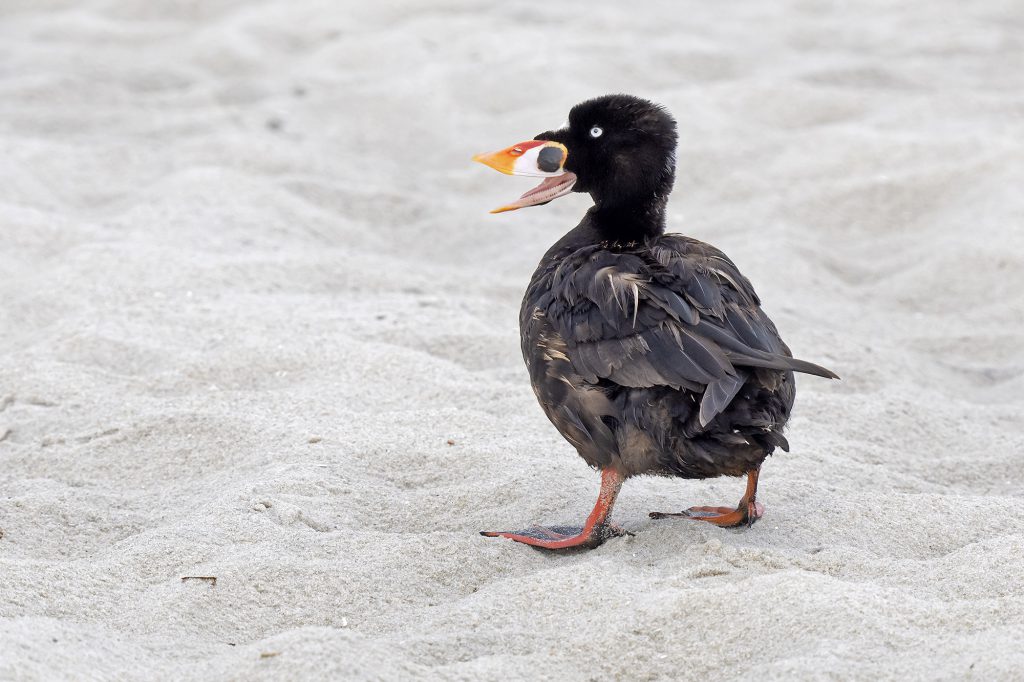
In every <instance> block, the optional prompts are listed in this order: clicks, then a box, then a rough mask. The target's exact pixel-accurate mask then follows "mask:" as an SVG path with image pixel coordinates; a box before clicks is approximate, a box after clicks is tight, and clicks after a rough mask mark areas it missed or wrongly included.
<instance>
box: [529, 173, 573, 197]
mask: <svg viewBox="0 0 1024 682" xmlns="http://www.w3.org/2000/svg"><path fill="white" fill-rule="evenodd" d="M563 182H565V176H564V175H556V176H555V177H553V178H544V181H543V182H541V183H540V184H539V185H537V186H536V187H534V188H533V189H531V190H530V191H529V192H527V193H526V194H524V195H523V196H521V197H519V199H520V201H521V200H523V199H526V198H527V197H531V196H533V195H534V194H540V193H541V192H545V191H547V190H549V189H552V188H554V187H556V186H557V185H560V184H561V183H563Z"/></svg>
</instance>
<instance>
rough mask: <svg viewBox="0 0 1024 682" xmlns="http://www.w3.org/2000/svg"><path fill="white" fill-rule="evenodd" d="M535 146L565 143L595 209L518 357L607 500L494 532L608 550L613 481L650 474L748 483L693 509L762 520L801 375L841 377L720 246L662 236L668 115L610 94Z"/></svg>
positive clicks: (713, 516) (528, 304)
mask: <svg viewBox="0 0 1024 682" xmlns="http://www.w3.org/2000/svg"><path fill="white" fill-rule="evenodd" d="M536 139H537V140H543V141H548V142H552V143H557V144H559V145H564V148H565V150H567V154H566V156H565V160H564V168H563V172H564V173H572V174H575V176H576V182H575V186H574V187H573V189H574V190H575V191H582V192H588V193H590V195H591V196H592V197H593V199H594V206H593V207H592V208H591V209H590V210H589V211H588V212H587V214H586V216H585V217H584V218H583V221H582V222H581V223H580V224H579V225H577V226H576V227H575V228H574V229H572V230H571V231H570V232H569V233H567V234H566V235H565V236H564V237H562V238H561V239H560V240H558V242H557V243H555V244H554V246H552V247H551V248H550V249H549V250H548V252H547V253H546V254H545V255H544V257H543V258H542V259H541V262H540V264H539V266H538V267H537V270H536V272H535V273H534V275H533V278H532V279H531V281H530V285H529V287H528V289H527V291H526V295H525V297H524V299H523V304H522V309H521V314H520V325H521V333H522V351H523V357H524V358H525V360H526V364H527V367H528V368H529V373H530V379H531V382H532V384H533V388H534V391H535V392H536V395H537V398H538V400H539V401H540V404H541V407H542V408H543V409H544V412H545V414H547V416H548V418H549V419H550V420H551V422H552V423H553V424H554V425H555V427H556V428H557V429H558V430H559V432H560V433H562V435H563V436H564V437H565V438H566V439H567V440H568V441H569V442H570V443H572V444H573V446H575V447H576V449H577V450H578V452H579V454H580V456H581V457H582V458H583V459H584V460H585V461H586V462H587V463H588V464H590V465H591V466H593V467H596V468H598V469H600V470H602V472H603V473H604V474H605V475H604V477H603V481H604V486H603V488H602V498H603V499H606V502H607V504H606V505H605V506H606V509H604V510H602V512H601V513H600V514H598V511H599V510H598V508H595V513H594V514H592V515H591V517H592V519H589V520H588V523H589V522H590V521H594V523H589V527H587V526H584V527H583V528H581V529H574V530H578V531H579V533H578V534H577V535H573V534H572V533H567V532H555V531H552V530H548V529H542V528H534V529H532V530H529V531H514V532H507V533H486V534H487V535H504V536H506V537H511V538H512V539H516V540H519V541H521V542H527V543H529V544H534V545H538V546H541V547H551V548H556V547H570V546H576V545H595V544H599V543H600V542H601V541H603V539H604V538H605V537H607V536H608V535H609V534H614V533H613V532H612V531H610V530H609V529H610V528H611V527H610V526H609V525H608V524H607V516H608V515H609V514H610V511H611V503H612V502H613V501H614V495H615V492H617V490H618V486H619V485H621V481H623V480H625V479H627V478H629V477H631V476H636V475H640V474H654V475H664V476H677V477H681V478H709V477H715V476H721V475H726V476H741V475H744V474H748V475H749V482H748V494H747V495H745V497H744V500H741V505H740V506H739V507H737V509H735V510H733V509H726V508H707V507H698V508H693V509H691V510H690V511H688V512H684V513H683V515H686V516H689V517H691V518H702V519H704V520H710V521H713V522H715V523H718V524H719V525H736V524H739V523H744V522H745V523H748V524H749V523H752V522H753V521H754V520H755V519H756V518H757V517H759V516H760V513H761V510H760V507H759V505H757V504H756V502H755V499H754V493H755V491H756V476H757V471H758V470H759V467H760V466H761V463H762V462H763V461H764V459H765V458H766V457H768V456H769V455H770V454H771V453H772V452H773V451H774V450H775V449H776V448H782V449H783V450H788V447H789V446H788V443H787V442H786V438H785V437H784V435H783V430H784V428H785V425H786V422H787V421H788V419H789V416H790V411H791V409H792V407H793V400H794V397H795V385H794V376H793V373H794V372H804V373H809V374H816V375H818V376H822V377H832V378H834V377H835V375H834V374H833V373H832V372H830V371H829V370H827V369H825V368H823V367H820V366H818V365H815V364H812V363H810V362H806V361H803V360H797V359H795V358H793V357H792V354H791V353H790V351H789V348H788V347H787V346H786V344H785V343H783V341H782V339H781V337H780V336H779V333H778V331H777V329H776V327H775V325H774V324H773V323H772V321H771V320H770V319H769V318H768V316H767V315H766V314H765V313H764V311H763V310H762V309H761V302H760V300H759V299H758V297H757V294H756V293H755V292H754V289H753V287H752V286H751V284H750V282H749V280H748V279H747V278H746V277H745V276H743V274H742V273H740V271H739V269H738V268H737V267H736V265H735V264H734V263H733V262H732V261H731V260H730V259H729V258H728V257H727V256H726V255H725V254H724V253H722V252H721V251H719V250H718V249H716V248H714V247H713V246H709V245H708V244H704V243H702V242H700V241H697V240H696V239H691V238H689V237H685V236H682V235H678V234H665V233H664V229H665V203H666V199H667V197H668V194H669V192H670V191H671V189H672V184H673V179H674V172H675V146H676V125H675V121H674V120H673V119H672V117H671V116H670V115H669V114H668V113H667V112H666V111H665V110H664V109H663V108H661V107H659V106H657V105H654V104H652V103H650V102H647V101H645V100H642V99H639V98H636V97H631V96H626V95H611V96H606V97H601V98H598V99H594V100H590V101H587V102H584V103H582V104H580V105H577V106H576V107H574V108H573V110H572V112H571V113H570V116H569V125H568V126H567V127H566V128H563V129H561V130H557V131H549V132H546V133H543V134H541V135H538V136H537V138H536ZM552 148H553V147H552ZM547 156H548V157H550V154H548V155H547ZM545 170H548V169H545ZM598 506H599V507H600V506H601V500H599V503H598ZM595 515H597V517H598V518H595ZM652 516H664V514H652ZM559 530H560V531H565V529H559Z"/></svg>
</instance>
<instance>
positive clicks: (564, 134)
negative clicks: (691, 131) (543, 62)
mask: <svg viewBox="0 0 1024 682" xmlns="http://www.w3.org/2000/svg"><path fill="white" fill-rule="evenodd" d="M536 139H538V140H554V141H556V142H561V143H562V144H564V145H565V146H566V148H567V149H568V150H569V156H568V159H567V160H566V163H565V169H566V170H568V171H572V172H573V173H575V174H576V176H577V178H578V179H577V181H576V186H575V187H574V190H575V191H577V192H587V193H589V194H590V195H591V196H592V197H593V199H594V203H595V204H596V205H597V206H598V208H601V209H608V210H615V209H619V208H626V207H629V208H637V207H641V208H644V207H647V206H654V205H660V206H661V207H663V206H664V201H665V199H666V198H667V196H668V193H669V192H671V190H672V183H673V180H674V178H675V163H676V141H677V134H676V122H675V119H674V118H672V116H671V114H669V113H668V111H667V110H666V109H665V108H664V107H662V106H660V105H658V104H655V103H653V102H649V101H648V100H645V99H641V98H639V97H634V96H632V95H605V96H603V97H597V98H594V99H590V100H587V101H586V102H581V103H580V104H577V105H576V106H575V107H573V108H572V111H570V112H569V125H568V126H567V127H565V128H561V129H559V130H552V131H548V132H544V133H541V134H540V135H538V136H537V137H536Z"/></svg>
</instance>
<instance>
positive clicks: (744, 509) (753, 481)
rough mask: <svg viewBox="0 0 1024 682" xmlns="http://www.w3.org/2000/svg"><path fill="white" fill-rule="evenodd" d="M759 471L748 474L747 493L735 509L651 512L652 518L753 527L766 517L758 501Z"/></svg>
mask: <svg viewBox="0 0 1024 682" xmlns="http://www.w3.org/2000/svg"><path fill="white" fill-rule="evenodd" d="M759 471H760V469H751V470H750V471H748V472H747V491H746V492H745V493H744V494H743V498H742V499H741V500H740V503H739V504H738V505H736V508H735V509H733V508H731V507H690V508H689V509H687V510H686V511H684V512H679V513H669V512H651V513H650V517H651V518H652V519H664V518H666V517H669V516H682V517H684V518H687V519H693V520H694V521H707V522H708V523H713V524H715V525H716V526H722V527H723V528H731V527H733V526H743V525H746V526H752V525H754V521H757V520H758V519H759V518H761V517H762V516H764V505H763V504H761V503H760V502H758V501H757V474H758V472H759Z"/></svg>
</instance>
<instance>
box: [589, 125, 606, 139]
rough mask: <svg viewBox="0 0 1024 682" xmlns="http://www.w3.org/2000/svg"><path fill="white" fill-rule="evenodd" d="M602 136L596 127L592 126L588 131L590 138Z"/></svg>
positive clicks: (599, 129) (601, 132)
mask: <svg viewBox="0 0 1024 682" xmlns="http://www.w3.org/2000/svg"><path fill="white" fill-rule="evenodd" d="M603 134H604V131H603V130H601V128H600V127H598V126H594V127H593V128H591V129H590V136H591V137H601V135H603Z"/></svg>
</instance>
